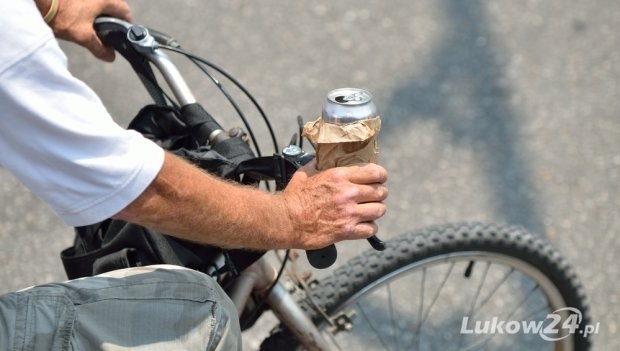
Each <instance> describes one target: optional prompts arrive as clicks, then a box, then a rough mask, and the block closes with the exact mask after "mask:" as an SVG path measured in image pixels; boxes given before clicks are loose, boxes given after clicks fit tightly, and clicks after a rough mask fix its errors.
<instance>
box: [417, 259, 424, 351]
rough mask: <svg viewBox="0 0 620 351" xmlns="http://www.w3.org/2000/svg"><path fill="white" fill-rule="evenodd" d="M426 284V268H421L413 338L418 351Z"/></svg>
mask: <svg viewBox="0 0 620 351" xmlns="http://www.w3.org/2000/svg"><path fill="white" fill-rule="evenodd" d="M425 284H426V267H424V268H422V283H421V284H420V308H419V309H418V325H417V326H416V331H415V335H416V336H415V338H416V345H417V349H418V350H419V349H420V329H421V328H422V311H423V310H424V285H425Z"/></svg>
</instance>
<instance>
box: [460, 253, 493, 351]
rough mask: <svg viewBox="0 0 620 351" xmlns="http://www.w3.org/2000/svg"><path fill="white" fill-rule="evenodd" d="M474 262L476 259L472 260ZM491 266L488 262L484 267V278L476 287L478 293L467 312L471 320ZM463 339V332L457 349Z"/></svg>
mask: <svg viewBox="0 0 620 351" xmlns="http://www.w3.org/2000/svg"><path fill="white" fill-rule="evenodd" d="M472 262H474V261H472ZM471 265H472V263H470V267H471ZM490 267H491V262H487V265H486V267H485V269H484V272H483V273H482V278H481V279H480V283H479V284H478V288H476V294H475V295H474V298H473V299H472V302H471V308H470V309H469V313H468V314H467V320H469V318H471V316H472V315H473V313H474V309H475V307H476V302H478V296H480V292H481V291H482V285H484V282H485V281H486V279H487V274H488V273H489V268H490ZM463 340H465V336H464V335H463V334H462V335H461V337H460V338H459V344H458V346H457V348H456V349H457V350H458V349H460V348H461V346H462V345H463Z"/></svg>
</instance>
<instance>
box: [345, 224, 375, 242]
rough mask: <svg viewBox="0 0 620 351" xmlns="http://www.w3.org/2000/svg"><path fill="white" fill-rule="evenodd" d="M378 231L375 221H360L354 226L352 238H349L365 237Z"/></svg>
mask: <svg viewBox="0 0 620 351" xmlns="http://www.w3.org/2000/svg"><path fill="white" fill-rule="evenodd" d="M378 231H379V226H377V224H376V223H375V222H361V223H358V224H357V225H356V226H355V229H354V233H353V235H354V236H355V237H354V238H351V239H367V238H369V237H371V236H373V235H375V234H377V232H378Z"/></svg>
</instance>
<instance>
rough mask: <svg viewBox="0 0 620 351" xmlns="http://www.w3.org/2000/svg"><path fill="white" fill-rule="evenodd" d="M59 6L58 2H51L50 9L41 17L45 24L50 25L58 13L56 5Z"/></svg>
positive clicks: (58, 0) (57, 0) (56, 0)
mask: <svg viewBox="0 0 620 351" xmlns="http://www.w3.org/2000/svg"><path fill="white" fill-rule="evenodd" d="M59 4H60V0H52V4H51V5H50V9H49V10H47V13H46V14H45V16H43V20H44V21H45V23H50V22H51V21H52V20H54V17H56V14H57V13H58V5H59Z"/></svg>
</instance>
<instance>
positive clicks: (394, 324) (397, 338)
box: [386, 283, 400, 350]
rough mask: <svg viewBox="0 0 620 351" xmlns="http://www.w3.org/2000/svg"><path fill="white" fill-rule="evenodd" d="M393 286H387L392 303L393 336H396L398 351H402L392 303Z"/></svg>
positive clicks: (389, 284) (389, 299)
mask: <svg viewBox="0 0 620 351" xmlns="http://www.w3.org/2000/svg"><path fill="white" fill-rule="evenodd" d="M391 286H392V284H391V283H388V284H387V286H386V289H387V293H388V301H389V303H390V320H391V322H392V334H393V335H394V337H395V339H396V350H400V333H398V328H397V325H396V320H395V319H394V303H393V301H392V289H391Z"/></svg>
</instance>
